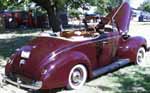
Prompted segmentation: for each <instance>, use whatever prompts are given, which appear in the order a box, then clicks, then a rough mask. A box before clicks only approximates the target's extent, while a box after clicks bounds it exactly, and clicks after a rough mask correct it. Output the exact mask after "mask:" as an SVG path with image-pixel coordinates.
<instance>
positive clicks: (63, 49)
mask: <svg viewBox="0 0 150 93" xmlns="http://www.w3.org/2000/svg"><path fill="white" fill-rule="evenodd" d="M131 13H132V12H131V8H130V6H129V4H128V3H126V2H125V3H122V4H121V5H120V6H119V7H117V8H115V9H114V10H112V12H111V13H110V14H108V15H107V16H106V17H102V18H101V21H100V22H99V23H98V24H97V25H96V26H95V27H92V28H90V27H89V28H86V29H82V30H74V31H64V32H60V33H59V34H57V36H51V35H49V34H48V33H47V34H45V33H44V34H42V35H41V36H39V37H37V38H36V39H34V40H32V41H31V42H30V43H28V44H27V45H25V46H23V47H22V48H20V49H19V50H17V51H16V52H15V53H14V54H12V56H11V57H10V59H9V60H8V62H7V65H6V67H5V77H4V80H3V81H4V82H6V83H10V84H13V85H16V86H19V87H23V88H28V89H33V90H38V89H53V88H59V87H67V88H70V89H78V88H80V87H81V86H83V84H84V83H85V82H86V80H87V79H91V78H93V77H96V76H98V75H101V74H104V73H106V72H108V71H110V70H114V69H116V68H119V67H121V66H124V65H126V64H128V63H135V64H142V62H143V58H144V55H145V52H146V51H147V42H146V40H145V39H144V38H142V37H139V36H136V37H131V36H129V35H128V34H127V32H128V30H129V24H130V19H131Z"/></svg>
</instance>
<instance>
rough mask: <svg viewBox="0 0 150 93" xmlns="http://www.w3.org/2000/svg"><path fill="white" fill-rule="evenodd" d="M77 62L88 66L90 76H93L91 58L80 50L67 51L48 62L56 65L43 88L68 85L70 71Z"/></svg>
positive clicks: (49, 73)
mask: <svg viewBox="0 0 150 93" xmlns="http://www.w3.org/2000/svg"><path fill="white" fill-rule="evenodd" d="M77 64H83V65H84V66H85V67H86V68H87V71H88V76H89V77H88V78H91V77H92V68H91V67H92V66H91V63H90V60H89V58H88V57H87V56H86V55H85V54H83V53H82V52H79V51H67V52H65V53H62V54H59V55H57V57H56V60H55V61H53V62H52V63H50V64H48V65H50V66H52V65H53V66H55V67H54V69H53V70H51V71H50V72H48V73H47V76H46V78H45V79H44V82H45V85H44V86H43V88H49V89H51V88H56V87H57V88H58V87H64V86H67V84H68V82H67V80H68V76H69V72H70V70H71V68H72V67H73V66H75V65H77Z"/></svg>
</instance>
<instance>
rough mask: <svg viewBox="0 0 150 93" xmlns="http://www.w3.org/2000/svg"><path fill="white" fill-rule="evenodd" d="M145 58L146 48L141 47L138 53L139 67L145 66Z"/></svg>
mask: <svg viewBox="0 0 150 93" xmlns="http://www.w3.org/2000/svg"><path fill="white" fill-rule="evenodd" d="M144 58H145V49H144V47H140V48H139V49H138V51H137V56H136V63H137V64H138V65H144Z"/></svg>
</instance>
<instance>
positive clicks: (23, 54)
mask: <svg viewBox="0 0 150 93" xmlns="http://www.w3.org/2000/svg"><path fill="white" fill-rule="evenodd" d="M30 54H31V52H30V51H22V52H21V57H22V58H30Z"/></svg>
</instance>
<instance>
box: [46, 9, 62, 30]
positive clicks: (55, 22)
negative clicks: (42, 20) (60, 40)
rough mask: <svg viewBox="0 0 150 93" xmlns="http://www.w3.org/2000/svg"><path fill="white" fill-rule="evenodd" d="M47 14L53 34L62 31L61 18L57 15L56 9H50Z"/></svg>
mask: <svg viewBox="0 0 150 93" xmlns="http://www.w3.org/2000/svg"><path fill="white" fill-rule="evenodd" d="M47 14H48V18H49V24H50V26H51V27H52V30H53V32H60V31H62V26H61V22H60V18H59V15H58V14H57V11H56V9H55V7H52V8H50V9H48V10H47Z"/></svg>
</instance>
